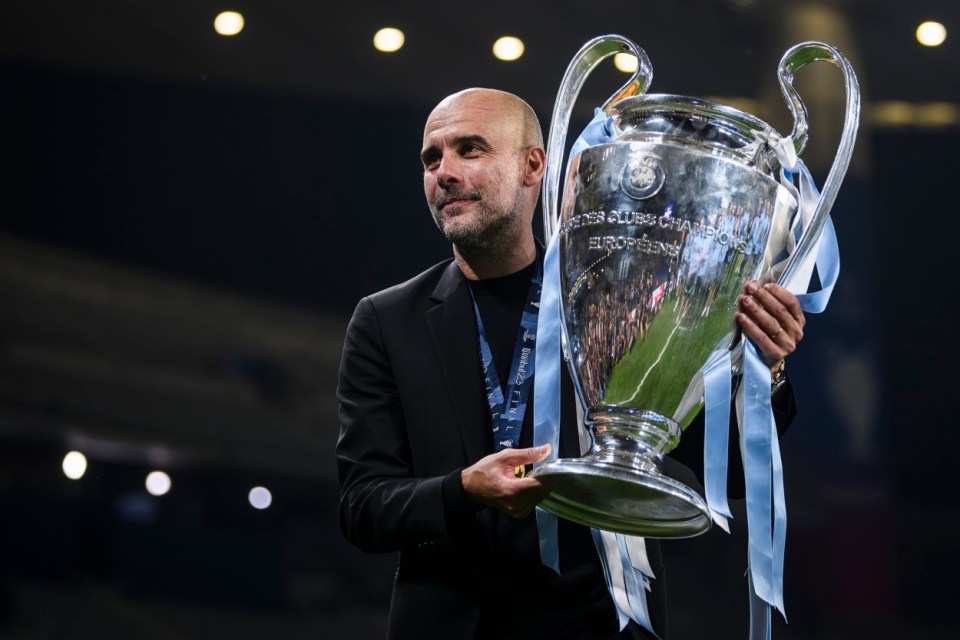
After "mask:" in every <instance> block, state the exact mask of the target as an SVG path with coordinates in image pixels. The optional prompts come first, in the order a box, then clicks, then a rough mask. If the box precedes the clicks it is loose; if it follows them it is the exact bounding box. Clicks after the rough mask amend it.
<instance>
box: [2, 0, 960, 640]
mask: <svg viewBox="0 0 960 640" xmlns="http://www.w3.org/2000/svg"><path fill="white" fill-rule="evenodd" d="M224 9H235V10H239V11H242V12H243V13H244V14H245V16H246V18H247V26H246V29H245V30H244V31H243V32H242V33H241V34H240V35H238V36H236V37H234V38H223V37H221V36H218V35H216V34H215V33H214V31H213V29H212V20H213V17H214V16H215V15H216V14H217V13H218V12H219V11H221V10H224ZM958 16H960V12H958V10H957V9H956V8H955V6H954V4H953V3H948V2H925V1H918V2H911V3H890V2H880V1H869V0H859V1H854V0H851V1H848V2H835V3H816V2H797V3H792V4H791V5H790V6H789V7H786V6H784V5H783V4H782V3H777V2H772V1H769V2H761V1H750V0H740V1H722V0H687V1H684V2H672V3H666V2H665V3H659V4H654V3H649V2H632V3H620V4H615V5H609V6H596V5H589V4H588V5H584V4H581V3H574V2H549V3H548V2H520V3H518V2H489V3H485V4H484V5H483V6H482V7H481V6H479V5H475V4H471V3H459V2H448V3H441V2H426V1H420V2H407V3H400V4H396V5H392V4H386V3H384V4H381V5H375V4H372V3H364V2H359V3H351V5H350V6H344V7H332V6H321V4H320V3H314V2H307V1H306V0H297V1H292V2H282V3H281V2H274V3H267V2H235V3H232V4H229V5H227V4H222V3H218V2H208V1H198V2H185V1H172V0H171V1H167V2H159V1H156V2H154V1H144V2H138V3H128V2H122V1H121V0H115V1H112V2H111V1H106V0H101V1H97V2H87V3H68V2H53V1H38V2H26V1H23V2H16V1H15V2H11V1H10V0H6V1H4V2H2V3H0V79H2V80H0V543H2V547H0V548H2V549H4V551H5V553H4V559H3V561H2V562H0V637H3V638H8V637H9V638H29V639H38V640H39V639H48V638H49V639H55V638H56V639H59V638H77V639H82V640H85V639H88V638H90V639H93V638H145V639H154V638H156V639H167V638H205V639H208V638H231V639H238V640H242V639H244V638H264V637H268V638H308V637H330V638H368V637H378V636H380V635H382V630H383V629H384V625H385V620H386V608H387V605H388V601H389V591H390V584H391V580H392V577H393V565H394V562H395V558H394V557H393V556H391V555H385V556H370V555H365V554H362V553H361V552H359V551H356V550H354V549H352V548H351V547H350V546H349V545H348V544H347V543H346V542H345V541H344V540H343V539H342V537H341V536H340V534H339V530H338V526H337V497H338V489H337V484H336V474H335V468H334V459H333V446H334V443H335V440H336V436H337V429H338V425H337V420H336V409H337V407H336V401H335V398H334V389H335V385H336V373H337V366H338V361H339V353H340V347H341V344H342V338H343V332H344V329H345V326H346V322H347V320H348V318H349V314H350V312H351V310H352V309H353V306H354V305H355V304H356V302H357V301H358V300H359V298H360V297H362V296H363V295H365V294H367V293H370V292H373V291H375V290H378V289H380V288H383V287H386V286H389V285H391V284H394V283H396V282H399V281H401V280H403V279H406V278H407V277H410V276H412V275H414V274H415V273H417V272H418V271H419V270H421V269H423V268H425V267H427V266H429V265H431V264H434V263H435V262H437V261H439V260H442V259H444V258H446V257H447V256H448V255H449V248H448V247H447V245H446V244H445V242H444V241H443V239H442V237H441V236H440V234H439V233H437V231H436V229H435V227H434V226H433V223H432V221H431V220H430V216H429V214H428V212H427V210H426V207H425V205H424V202H423V195H422V189H421V185H420V173H421V169H420V165H419V160H418V153H419V148H420V138H421V133H422V127H423V121H424V119H425V117H426V115H427V113H428V112H429V110H430V109H431V108H432V106H433V105H434V104H435V103H436V102H437V101H438V100H440V99H441V98H442V97H443V96H445V95H447V94H449V93H451V92H453V91H456V90H459V89H462V88H465V87H469V86H493V87H497V88H502V89H506V90H511V91H515V92H517V93H519V94H520V95H522V96H524V97H525V98H527V99H528V100H529V101H530V103H531V104H532V105H533V106H534V108H535V109H536V110H537V112H538V114H539V115H540V117H541V121H542V122H543V124H544V127H545V128H546V126H547V124H548V122H549V118H550V112H551V109H552V104H553V99H554V96H555V94H556V91H557V87H558V86H559V82H560V78H561V77H562V75H563V71H564V68H565V67H566V64H567V63H568V62H569V60H570V59H571V57H572V56H573V54H574V53H575V52H576V50H577V49H578V48H579V47H580V45H581V44H582V43H583V42H585V41H586V40H587V39H589V38H591V37H593V36H596V35H601V34H604V33H622V34H623V35H626V36H628V37H631V38H632V39H634V40H635V41H637V42H638V43H639V44H640V45H641V46H643V47H644V48H645V49H646V50H647V51H648V53H649V54H650V57H651V59H652V61H653V64H654V69H655V78H654V83H653V89H652V90H653V91H656V92H671V93H679V94H685V95H697V96H710V97H714V98H716V99H718V100H721V101H724V102H728V103H732V104H737V105H740V106H742V107H743V108H745V109H747V110H750V111H751V112H753V113H756V114H757V115H759V116H760V117H763V118H766V119H768V120H769V121H770V122H771V123H773V124H774V125H775V126H777V127H778V128H780V130H782V131H786V130H788V129H789V127H790V122H789V119H788V115H787V111H786V108H785V107H784V105H783V103H782V100H781V99H780V98H779V95H778V93H777V88H776V76H775V69H776V64H777V62H778V60H779V57H780V55H781V54H782V53H783V51H785V50H786V48H787V47H788V46H790V45H792V44H794V43H796V42H799V41H802V40H805V39H822V40H825V41H829V42H831V43H833V44H836V45H837V46H839V47H840V48H841V49H842V50H843V51H844V52H845V53H846V54H847V55H848V56H849V57H850V58H851V60H852V61H853V63H854V66H855V67H856V69H857V71H858V74H859V76H860V81H861V85H862V88H863V99H864V108H863V114H862V119H861V128H860V137H859V139H858V143H857V149H856V152H855V154H854V161H853V165H852V167H851V170H850V173H849V174H848V177H847V179H846V181H845V183H844V185H843V188H842V190H841V193H840V197H839V199H838V201H837V204H836V205H835V207H834V220H835V223H836V226H837V229H838V235H839V239H840V244H841V255H842V261H843V268H842V273H841V279H840V283H839V285H838V288H837V290H836V292H835V294H834V298H833V301H832V302H831V305H830V308H829V309H828V310H827V311H826V312H825V313H824V314H823V315H822V317H810V318H809V323H808V331H807V337H806V338H805V340H804V342H803V344H802V346H801V349H800V351H799V352H798V353H797V354H796V355H795V356H793V357H791V359H790V363H789V370H790V372H791V376H792V378H793V380H794V385H795V387H796V388H797V393H798V396H799V400H800V403H801V414H800V416H799V417H798V419H797V421H796V422H795V423H794V425H793V427H792V428H791V430H790V432H789V433H788V434H787V436H786V437H785V438H784V439H783V441H782V445H783V453H784V458H785V461H784V464H785V469H786V481H787V493H788V508H789V519H790V525H789V526H790V528H789V535H788V543H787V567H786V602H787V610H788V613H789V615H790V623H789V624H784V623H783V621H782V620H780V619H777V621H776V624H775V627H774V634H775V637H779V638H851V639H852V638H871V639H873V638H888V637H889V638H894V637H896V638H900V637H924V638H948V637H949V638H953V637H956V635H957V632H958V631H960V627H958V624H957V622H956V619H955V615H954V613H955V612H954V611H953V610H952V608H951V606H952V605H953V597H952V596H954V595H955V593H956V587H955V586H954V578H955V569H956V554H955V553H954V551H953V548H952V546H953V541H954V540H955V539H956V538H957V536H958V534H960V515H958V513H960V512H958V502H960V501H958V500H957V489H956V487H957V482H956V479H955V476H956V465H955V461H956V460H957V454H958V453H960V451H958V449H960V447H958V443H960V436H958V435H957V429H956V424H955V423H956V421H955V419H953V417H952V416H953V413H954V407H953V405H952V402H951V400H952V394H953V393H955V386H956V385H955V381H956V375H955V373H954V371H955V368H956V365H955V362H956V354H957V349H956V347H957V341H958V334H957V331H956V330H955V325H956V320H955V319H956V318H957V317H958V309H957V302H956V300H957V294H958V291H957V289H958V287H957V284H956V280H955V278H954V277H953V274H952V268H951V267H952V263H953V258H954V255H953V253H952V250H951V249H950V247H951V246H953V244H954V243H955V236H956V224H955V221H954V218H955V204H954V203H955V201H956V197H955V196H954V195H953V189H954V188H955V183H956V171H957V168H958V165H957V161H956V155H957V154H956V148H957V145H958V144H960V107H958V103H960V76H958V74H957V72H956V68H957V64H958V63H960V55H958V49H957V46H958V45H957V35H958V34H960V20H958ZM924 19H938V20H940V21H941V22H943V23H945V24H946V26H947V29H948V39H947V41H946V43H945V44H944V45H943V46H942V47H939V48H937V49H927V48H924V47H921V46H920V45H918V44H917V43H916V41H915V40H914V38H913V30H914V29H915V27H916V25H917V24H918V23H919V22H921V21H922V20H924ZM386 25H393V26H397V27H400V28H402V29H404V31H405V32H406V34H407V44H406V46H405V47H404V48H403V49H402V50H401V51H400V52H398V53H396V54H393V55H386V54H381V53H378V52H376V51H375V50H373V48H372V46H371V45H370V39H371V37H372V34H373V33H374V31H375V30H376V29H377V28H379V27H381V26H386ZM503 34H513V35H517V36H519V37H521V38H523V39H524V40H525V42H526V44H527V54H526V55H525V56H524V57H523V58H522V59H521V60H519V61H517V62H514V63H504V62H499V61H497V60H495V59H493V58H492V56H491V55H490V54H489V50H490V45H491V43H492V41H493V40H494V39H495V38H496V37H498V36H499V35H503ZM821 67H822V68H821ZM826 67H828V65H819V66H818V67H813V68H810V69H804V70H803V71H801V72H800V74H798V80H797V86H798V87H799V88H800V90H801V94H802V95H803V96H804V97H805V99H807V104H808V106H809V107H810V112H811V145H810V149H809V150H808V152H807V153H805V154H804V158H805V159H806V160H807V162H808V164H809V165H810V166H811V168H812V170H813V171H814V174H815V175H816V176H817V177H818V179H819V181H820V182H822V179H823V177H824V176H825V175H826V171H827V170H828V168H829V166H830V159H831V158H832V155H833V152H834V149H835V147H836V143H837V137H838V135H839V134H838V131H839V129H838V127H839V123H840V121H841V119H842V115H841V112H840V111H839V107H838V105H842V101H843V93H842V83H841V80H840V76H839V74H837V73H836V71H835V70H833V69H830V68H826ZM624 78H625V76H623V75H622V74H619V73H618V72H616V71H614V70H612V68H608V66H604V67H603V68H601V69H598V70H597V72H596V73H595V74H594V77H592V78H591V79H590V81H589V83H588V85H587V88H586V89H585V90H584V93H583V94H582V95H581V98H580V100H579V102H578V110H577V113H576V115H575V117H574V122H573V124H572V125H571V129H572V130H577V129H578V128H579V127H582V125H583V124H584V123H585V122H586V120H587V118H588V117H589V114H590V111H591V109H592V107H593V106H596V105H598V104H599V103H601V102H603V100H605V98H606V97H607V96H608V95H609V94H610V93H612V92H613V91H614V90H615V89H616V88H617V87H618V86H619V84H620V83H622V82H623V80H624ZM70 450H79V451H82V452H83V453H84V454H85V455H86V456H87V458H88V460H89V468H88V470H87V473H86V475H85V476H84V477H83V478H82V479H81V480H79V481H72V480H68V479H67V478H65V477H64V475H63V473H62V471H61V470H60V464H61V461H62V459H63V456H64V454H65V453H66V452H67V451H70ZM153 469H163V470H165V471H167V472H168V473H170V475H171V477H172V480H173V488H172V490H171V492H170V493H169V494H167V495H165V496H163V497H160V498H154V497H151V496H149V495H148V494H147V493H146V491H145V490H144V485H143V480H144V476H145V475H146V473H147V472H149V471H151V470H153ZM255 485H264V486H267V487H269V488H270V490H271V491H272V493H273V496H274V502H273V505H272V506H271V507H270V508H269V509H267V510H265V511H255V510H254V509H252V508H251V507H250V506H249V505H248V504H247V502H246V494H247V491H248V490H249V489H250V488H251V487H253V486H255ZM743 521H744V519H743V517H742V516H741V517H739V518H737V520H736V521H735V524H734V532H733V534H732V535H729V536H728V535H726V534H724V533H722V532H718V531H713V532H711V533H709V534H708V535H706V536H704V537H702V538H698V539H695V540H688V541H674V542H670V543H668V544H666V545H665V547H666V554H667V559H666V560H667V566H668V567H669V571H670V574H669V579H668V582H667V584H665V585H657V586H658V588H666V589H667V590H668V592H669V601H670V620H671V638H674V639H678V640H683V639H684V638H702V637H705V636H706V635H707V634H708V633H709V634H713V635H712V636H711V637H721V638H727V637H729V638H736V637H744V635H745V634H746V626H747V612H746V603H747V598H746V584H745V580H744V579H743V570H744V567H745V555H746V554H745V550H746V540H745V532H744V531H743V528H744V527H743ZM516 588H517V590H518V591H519V592H520V594H521V595H520V596H519V597H520V599H521V601H522V589H523V586H522V580H521V581H520V582H519V583H518V585H517V587H516Z"/></svg>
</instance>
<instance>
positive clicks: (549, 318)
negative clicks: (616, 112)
mask: <svg viewBox="0 0 960 640" xmlns="http://www.w3.org/2000/svg"><path fill="white" fill-rule="evenodd" d="M614 126H615V121H614V119H613V118H611V117H609V116H607V114H606V113H604V112H603V110H601V109H596V110H595V111H594V117H593V120H591V121H590V123H589V124H588V125H587V126H586V128H585V129H584V131H583V133H582V134H580V136H579V137H578V138H577V140H576V141H575V142H574V144H573V147H572V148H571V151H570V159H571V160H572V159H573V158H574V157H575V156H576V155H577V154H578V153H580V152H581V151H583V150H584V149H586V148H588V147H591V146H594V145H597V144H603V143H606V142H610V141H612V140H613V139H614ZM569 167H570V162H568V163H567V170H568V171H569ZM559 233H560V225H557V228H556V229H555V230H554V233H553V236H552V237H551V238H550V241H549V243H548V244H547V252H546V255H545V256H544V261H543V262H544V264H543V289H542V292H541V296H540V313H539V315H538V325H537V348H538V353H537V359H536V362H535V363H534V364H535V370H534V371H535V373H534V391H533V393H534V400H533V442H534V446H542V445H544V444H550V445H551V447H552V449H551V454H550V455H549V456H548V457H547V458H546V459H545V460H543V461H542V462H539V463H537V464H535V465H534V467H537V466H539V465H541V464H545V463H546V462H550V461H552V460H555V459H556V456H557V452H558V450H559V443H560V366H561V354H560V348H561V322H562V319H563V318H562V313H563V311H562V308H561V306H560V248H559V241H558V238H559ZM728 395H729V394H728ZM536 514H537V533H538V537H539V542H540V560H541V562H542V563H543V564H544V565H546V566H547V567H550V568H551V569H553V570H554V571H556V572H557V573H559V572H560V568H559V565H560V563H559V548H558V546H559V545H558V542H557V516H555V515H554V514H552V513H549V512H547V511H545V510H543V509H540V508H539V507H538V508H537V510H536ZM593 535H594V541H595V542H596V545H597V551H598V553H599V554H600V560H601V563H602V564H603V571H604V576H605V577H606V579H607V589H608V590H609V591H610V593H611V595H612V596H613V599H614V604H615V605H616V609H617V617H618V620H619V621H620V628H621V629H622V628H623V627H624V626H626V624H627V619H628V618H629V619H632V620H634V621H635V622H636V623H637V624H640V625H642V626H644V627H645V628H647V629H649V630H650V632H651V633H654V631H653V627H652V626H651V623H650V616H649V612H648V608H647V595H646V591H647V589H648V588H649V581H650V579H651V578H652V577H653V571H652V570H651V569H650V568H649V561H648V560H647V558H646V550H645V547H644V546H643V540H642V539H641V538H630V539H628V538H626V537H625V536H623V535H620V534H616V535H617V536H618V537H617V538H615V543H614V544H607V545H605V544H604V542H605V538H607V537H608V533H607V532H602V533H601V532H600V531H598V530H596V529H594V530H593ZM609 535H610V536H613V535H615V534H609ZM641 549H642V550H643V551H642V553H640V550H641ZM631 550H632V551H633V553H631ZM618 555H619V558H617V557H616V556H618ZM645 570H646V571H647V572H649V573H648V574H647V573H644V571H645Z"/></svg>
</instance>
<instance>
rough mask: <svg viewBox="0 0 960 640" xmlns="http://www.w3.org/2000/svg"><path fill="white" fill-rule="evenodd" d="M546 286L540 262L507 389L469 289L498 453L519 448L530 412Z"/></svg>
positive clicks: (532, 283)
mask: <svg viewBox="0 0 960 640" xmlns="http://www.w3.org/2000/svg"><path fill="white" fill-rule="evenodd" d="M542 285H543V269H542V267H541V265H540V261H539V260H538V261H537V267H536V271H535V272H534V275H533V279H532V280H531V281H530V290H529V291H528V292H527V300H526V302H525V303H524V305H523V315H522V316H521V317H520V329H519V331H517V343H516V346H515V347H514V349H513V362H512V363H511V365H510V376H509V378H508V379H507V386H506V388H504V387H503V386H502V385H501V384H500V378H499V376H497V368H496V367H495V366H494V364H493V352H492V351H491V350H490V341H489V340H488V339H487V332H486V331H485V330H484V328H483V318H481V317H480V307H479V306H477V298H476V296H475V295H474V293H473V289H470V297H471V299H472V300H473V311H474V313H475V314H476V316H477V333H478V334H479V338H480V362H481V364H482V366H483V384H484V387H485V389H486V392H487V404H488V405H489V406H490V422H491V426H492V428H493V443H494V448H495V450H497V451H501V450H503V449H509V448H516V447H519V446H520V430H521V428H522V427H523V416H524V414H525V413H526V412H527V400H528V398H529V397H530V388H531V387H532V386H533V385H532V384H531V382H532V380H533V371H534V366H535V362H536V360H535V356H536V347H537V314H538V312H539V311H540V289H541V287H542Z"/></svg>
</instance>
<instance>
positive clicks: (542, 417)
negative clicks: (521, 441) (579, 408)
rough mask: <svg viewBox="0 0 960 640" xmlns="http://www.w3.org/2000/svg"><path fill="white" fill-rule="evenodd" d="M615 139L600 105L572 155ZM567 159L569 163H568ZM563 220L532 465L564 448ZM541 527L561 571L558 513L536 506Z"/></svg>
mask: <svg viewBox="0 0 960 640" xmlns="http://www.w3.org/2000/svg"><path fill="white" fill-rule="evenodd" d="M612 139H613V118H609V117H607V114H605V113H604V112H603V111H602V110H601V109H597V110H595V111H594V117H593V120H591V121H590V124H588V125H587V127H586V129H584V131H583V133H582V134H581V135H580V137H579V138H577V140H576V142H574V143H573V148H572V149H571V151H570V157H571V158H573V157H574V156H575V155H576V154H577V153H580V151H582V150H584V149H586V148H587V147H589V146H592V145H595V144H601V143H603V142H609V141H610V140H612ZM568 164H569V163H568ZM559 230H560V225H557V228H556V229H555V230H554V233H553V236H552V237H551V238H550V239H549V242H548V244H547V252H546V255H545V256H544V258H543V289H542V291H541V293H540V313H539V315H538V316H537V351H538V353H537V359H536V361H535V362H534V378H533V380H534V388H533V445H534V446H535V447H539V446H542V445H545V444H549V445H550V455H549V456H547V457H546V458H545V459H544V460H542V461H541V462H538V463H536V464H534V468H536V467H538V466H540V465H542V464H545V463H547V462H551V461H553V460H556V459H557V453H558V451H559V448H560V366H561V357H560V347H561V338H560V331H561V328H560V323H561V321H562V313H563V312H562V309H561V307H560V246H559V242H558V241H557V238H558V237H559V235H560V234H559ZM536 514H537V533H538V538H539V542H540V560H541V562H543V564H544V565H546V566H548V567H550V568H551V569H553V570H554V571H556V572H557V573H560V552H559V545H558V542H557V516H556V515H554V514H552V513H550V512H548V511H545V510H544V509H541V508H540V507H537V510H536Z"/></svg>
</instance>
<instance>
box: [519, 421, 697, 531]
mask: <svg viewBox="0 0 960 640" xmlns="http://www.w3.org/2000/svg"><path fill="white" fill-rule="evenodd" d="M586 422H587V425H588V426H589V427H590V428H591V430H592V432H593V436H594V446H593V449H592V450H591V451H590V453H588V454H587V455H586V456H584V457H582V458H571V459H560V460H555V461H554V462H550V463H548V464H545V465H543V466H541V467H538V468H537V469H536V470H535V471H534V473H533V475H534V476H535V477H540V478H544V479H546V480H547V481H548V482H550V483H551V486H552V490H551V492H550V495H548V496H547V497H546V498H545V499H544V500H543V502H541V503H540V506H541V507H543V508H544V509H546V510H547V511H550V512H552V513H555V514H557V515H558V516H561V517H563V518H567V519H568V520H573V521H574V522H579V523H580V524H584V525H587V526H590V527H596V528H598V529H604V530H606V531H614V532H617V533H625V534H630V535H638V536H645V537H650V538H688V537H691V536H696V535H700V534H701V533H704V532H705V531H707V530H708V529H709V528H710V525H711V519H710V512H709V509H708V508H707V505H706V503H705V502H704V500H703V498H701V497H700V495H699V494H697V492H695V491H694V490H693V489H690V488H689V487H687V486H686V485H684V484H683V483H681V482H678V481H676V480H674V479H672V478H669V477H667V476H665V475H663V474H662V473H661V472H660V466H659V464H658V462H657V460H658V459H659V458H660V456H662V455H663V454H664V453H666V452H667V451H670V450H671V449H673V448H674V447H676V446H677V444H679V442H680V427H679V425H678V424H677V423H676V422H674V421H673V420H671V419H669V418H666V417H664V416H662V415H660V414H658V413H655V412H652V411H643V410H637V409H630V408H625V407H617V406H600V407H595V408H591V409H590V411H589V412H588V413H587V419H586Z"/></svg>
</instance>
